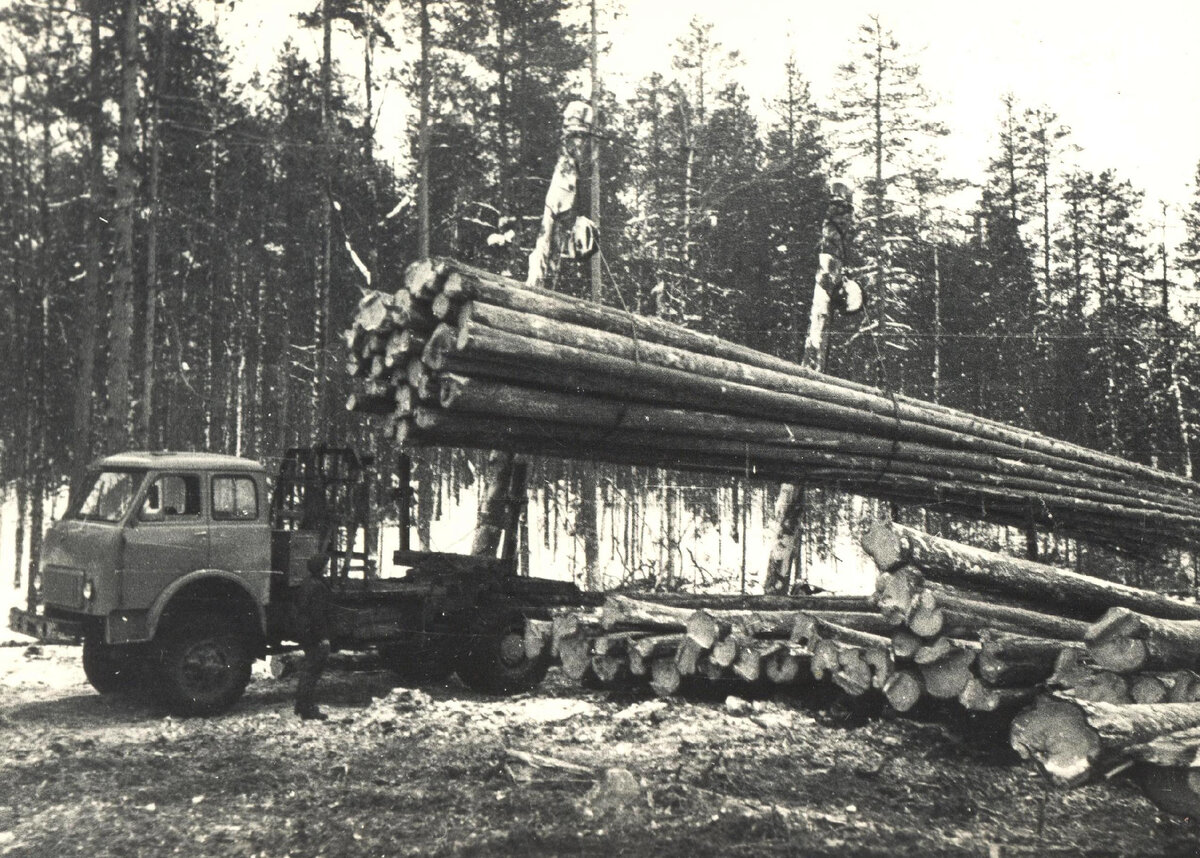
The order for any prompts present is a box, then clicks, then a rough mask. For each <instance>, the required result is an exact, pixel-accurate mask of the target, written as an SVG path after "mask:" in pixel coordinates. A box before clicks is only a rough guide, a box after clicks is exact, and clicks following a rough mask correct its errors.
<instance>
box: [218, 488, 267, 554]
mask: <svg viewBox="0 0 1200 858" xmlns="http://www.w3.org/2000/svg"><path fill="white" fill-rule="evenodd" d="M209 483H210V489H209V491H210V499H209V503H210V507H211V509H212V524H211V525H210V530H209V562H210V563H211V564H212V567H213V568H214V569H226V570H228V571H230V572H249V571H255V570H264V569H270V568H271V527H270V524H268V522H267V515H266V512H267V509H266V499H265V498H264V497H263V493H262V491H261V488H262V487H261V486H260V484H259V480H258V478H257V477H256V476H255V475H253V474H212V475H211V477H210V478H209Z"/></svg>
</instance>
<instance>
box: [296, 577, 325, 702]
mask: <svg viewBox="0 0 1200 858" xmlns="http://www.w3.org/2000/svg"><path fill="white" fill-rule="evenodd" d="M318 568H319V567H318ZM330 595H331V594H330V592H329V588H328V587H327V586H325V582H324V581H323V580H321V578H320V576H319V575H309V576H308V577H307V578H305V579H304V580H303V581H302V582H300V586H299V587H298V588H297V592H296V610H295V613H294V614H293V621H294V624H295V628H294V629H293V630H292V635H293V636H294V637H295V639H296V640H297V641H299V643H300V646H302V647H303V648H304V660H303V661H302V662H301V663H300V679H299V681H298V682H297V684H296V714H298V715H302V716H304V717H305V718H312V717H318V718H323V717H324V716H322V715H320V714H319V712H318V710H317V701H316V695H317V682H318V680H320V678H321V672H322V671H324V669H325V662H327V661H328V660H329V632H330V629H329V614H330V610H331V604H330Z"/></svg>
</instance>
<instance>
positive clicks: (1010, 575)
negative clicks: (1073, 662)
mask: <svg viewBox="0 0 1200 858" xmlns="http://www.w3.org/2000/svg"><path fill="white" fill-rule="evenodd" d="M863 547H864V548H865V549H866V550H867V552H868V553H869V554H870V555H871V557H872V559H873V560H875V562H876V564H877V565H878V566H879V567H880V569H882V570H883V571H890V570H891V569H894V568H897V567H899V566H900V565H904V564H908V565H912V566H915V567H917V568H918V569H920V570H921V572H922V573H923V574H924V575H925V576H926V577H927V578H930V579H932V580H935V581H939V582H942V583H947V584H961V585H964V586H968V587H978V588H981V589H988V590H995V591H999V592H1002V593H1010V594H1014V595H1016V596H1017V597H1019V598H1039V599H1045V600H1046V601H1047V602H1049V603H1052V604H1054V605H1056V606H1062V607H1064V608H1066V609H1072V608H1074V609H1088V610H1091V611H1094V612H1095V613H1096V615H1099V614H1100V613H1102V612H1103V611H1105V610H1107V609H1109V608H1111V607H1125V608H1130V609H1133V610H1135V611H1139V612H1141V613H1144V614H1147V615H1149V616H1154V617H1162V618H1167V619H1180V620H1185V619H1200V605H1195V604H1191V603H1188V602H1183V601H1180V600H1179V599H1173V598H1171V597H1169V596H1163V595H1160V594H1158V593H1155V592H1153V591H1149V590H1142V589H1139V588H1137V587H1129V586H1126V585H1124V584H1117V583H1115V582H1112V581H1104V580H1102V579H1099V578H1091V577H1089V576H1087V575H1080V574H1079V573H1077V572H1071V571H1070V570H1067V569H1059V568H1057V567H1054V566H1047V565H1046V564H1044V563H1034V562H1033V561H1030V560H1021V559H1018V558H1016V557H1008V556H1005V555H1002V554H996V553H995V552H992V551H984V550H983V549H979V548H974V547H971V546H967V545H961V544H959V543H955V542H951V541H949V540H947V539H940V538H938V537H936V536H930V535H929V534H926V533H921V532H920V531H918V530H914V529H913V528H910V527H905V526H904V525H900V524H891V523H886V522H877V523H876V524H874V525H873V526H872V528H871V530H870V534H869V536H868V537H866V538H864V540H863Z"/></svg>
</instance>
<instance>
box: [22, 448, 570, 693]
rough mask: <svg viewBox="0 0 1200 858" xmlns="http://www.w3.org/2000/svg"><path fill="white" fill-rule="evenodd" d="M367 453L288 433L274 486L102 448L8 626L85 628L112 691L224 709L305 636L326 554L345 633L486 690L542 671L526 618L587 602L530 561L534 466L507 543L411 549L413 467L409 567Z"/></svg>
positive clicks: (404, 674) (99, 676)
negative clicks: (266, 660)
mask: <svg viewBox="0 0 1200 858" xmlns="http://www.w3.org/2000/svg"><path fill="white" fill-rule="evenodd" d="M405 461H407V460H405ZM370 464H371V462H370V460H369V459H368V458H364V457H360V456H359V455H358V454H357V453H355V452H354V451H353V450H351V449H349V448H346V447H329V446H317V447H311V448H296V449H291V450H288V451H287V452H286V453H285V455H284V456H283V458H282V460H281V464H280V469H279V472H278V473H276V474H275V475H274V478H273V479H272V481H271V482H272V485H271V493H270V495H268V491H267V489H268V485H267V476H266V471H265V470H264V469H263V467H262V466H261V465H260V464H258V463H257V462H253V461H250V460H247V459H240V458H235V457H233V456H222V455H214V454H209V453H167V452H163V453H141V452H138V453H121V454H119V455H115V456H108V457H106V458H103V459H100V460H99V461H97V462H96V463H95V464H94V465H92V467H91V468H90V469H89V471H88V474H87V479H86V482H85V483H84V484H83V485H82V486H81V487H80V491H79V492H78V493H77V500H76V501H75V502H74V503H73V504H72V506H71V507H70V508H69V509H68V510H67V513H66V515H65V516H64V517H63V518H62V520H60V521H58V522H56V523H55V524H54V525H53V526H52V527H51V528H50V530H49V532H48V533H47V535H46V538H45V540H44V542H43V545H42V553H41V558H40V562H39V567H38V568H39V572H38V575H37V578H36V580H35V591H36V596H37V600H36V604H35V605H34V606H33V608H32V609H31V610H29V611H24V610H21V609H14V610H13V612H12V614H11V616H10V620H9V626H10V627H11V628H12V629H13V630H14V631H18V632H23V633H25V634H29V635H32V636H34V637H37V638H39V639H41V640H45V641H57V642H72V641H82V643H83V669H84V673H85V674H86V675H87V678H88V680H89V681H90V682H91V683H92V685H93V686H94V687H95V688H96V689H97V690H98V691H100V692H101V693H102V694H105V693H112V692H120V691H126V690H132V689H134V688H138V687H141V688H147V689H149V690H150V691H151V692H152V693H153V694H154V695H155V696H156V697H158V698H159V699H160V700H162V702H164V703H165V704H166V705H167V706H168V707H169V708H170V709H172V710H174V711H178V712H181V713H185V714H211V713H216V712H221V711H223V710H225V709H227V708H229V707H230V706H231V705H233V703H234V702H236V701H237V700H238V698H240V697H241V695H242V692H243V691H244V690H245V688H246V685H247V683H248V682H249V681H250V667H251V664H252V663H253V661H254V660H255V659H256V658H260V657H263V656H265V655H266V654H268V653H277V652H285V651H287V650H289V649H294V648H295V644H294V643H292V641H293V640H294V639H295V638H294V636H293V631H292V624H291V623H290V622H289V619H290V617H291V615H292V613H293V605H294V603H295V601H296V598H297V594H298V593H299V592H300V589H301V588H300V587H299V586H298V584H299V583H300V582H301V581H302V580H303V578H304V577H306V576H307V575H308V574H309V573H308V561H309V560H310V559H311V558H312V557H313V556H314V555H321V556H324V557H328V558H330V559H331V563H330V566H331V569H330V576H329V580H328V581H327V583H328V585H329V590H330V603H331V613H332V617H331V622H330V632H331V639H332V641H333V645H334V646H335V647H336V648H344V649H374V650H376V651H377V652H378V654H379V656H380V658H381V660H382V662H383V663H384V664H386V666H388V667H389V668H391V669H392V670H393V672H395V673H396V674H397V676H398V677H399V678H400V679H401V681H412V682H421V681H431V680H435V679H440V678H444V677H446V676H448V675H449V674H450V673H457V674H458V676H459V678H460V679H461V680H462V681H463V682H464V683H466V684H467V685H468V686H470V687H472V688H476V689H478V690H481V691H488V692H499V693H511V692H514V691H524V690H528V689H530V688H532V687H533V686H534V685H536V684H537V683H538V682H539V681H540V680H541V677H542V676H543V675H544V674H545V671H546V668H547V666H548V665H547V661H546V658H545V657H543V656H542V655H539V654H535V655H533V656H529V655H528V654H527V653H525V651H524V646H523V635H524V629H525V622H526V620H528V619H531V618H532V619H542V620H545V619H549V617H550V611H551V610H552V609H553V608H554V607H556V606H566V605H578V604H582V603H583V594H581V593H580V591H579V589H578V588H577V587H575V585H574V584H572V583H570V582H565V581H553V580H547V579H540V578H531V577H526V576H521V575H517V574H516V570H515V556H514V553H513V546H514V545H515V534H516V531H517V525H518V521H519V518H520V515H521V510H522V509H523V501H524V497H525V487H524V470H523V469H520V476H519V478H518V477H517V476H515V475H514V485H513V486H512V487H510V503H509V505H508V506H509V515H508V520H507V522H506V523H505V533H506V534H507V536H506V538H505V540H504V542H503V549H502V551H501V555H502V556H501V557H487V556H477V555H459V554H445V553H438V552H429V551H411V550H409V548H408V542H407V534H408V531H409V522H408V518H407V512H408V509H409V506H410V501H411V497H409V496H408V495H410V494H411V487H410V485H409V479H408V477H407V476H405V474H407V468H406V467H402V469H401V475H400V483H401V494H402V495H404V496H403V497H401V498H400V499H399V502H398V503H397V507H398V508H399V514H400V519H399V522H398V524H399V528H400V533H401V543H400V544H401V547H400V549H399V550H397V551H396V552H395V553H394V554H393V557H392V565H393V568H398V569H406V570H407V571H406V572H404V573H403V574H401V575H380V574H379V570H378V562H377V561H378V558H377V557H376V556H375V545H374V538H373V536H372V535H371V534H372V530H371V528H372V521H373V519H374V516H375V513H374V511H373V507H372V503H371V496H370V495H371V492H370V489H371V485H372V479H371V471H370ZM517 484H519V485H517ZM405 493H407V494H405Z"/></svg>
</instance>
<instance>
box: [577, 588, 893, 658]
mask: <svg viewBox="0 0 1200 858" xmlns="http://www.w3.org/2000/svg"><path fill="white" fill-rule="evenodd" d="M812 599H813V600H814V602H813V604H825V603H826V602H825V601H824V600H821V599H820V598H819V597H812ZM803 614H811V615H812V616H814V617H817V618H819V619H822V620H823V621H825V622H833V623H837V624H840V625H844V626H847V627H853V628H865V629H884V628H885V626H884V625H883V623H882V620H880V618H879V616H878V614H875V613H874V612H871V611H825V610H821V611H754V610H749V611H747V610H736V609H728V608H713V609H711V610H707V609H705V610H693V609H689V608H684V607H675V606H673V605H666V604H659V603H657V602H649V601H645V600H642V599H634V598H631V597H629V596H622V595H616V594H610V595H609V596H608V598H607V599H605V602H604V608H603V611H602V615H601V624H602V625H603V626H604V627H605V628H607V629H615V628H626V627H632V628H637V629H659V630H662V631H685V632H687V633H688V634H689V635H693V634H694V638H693V639H694V640H695V641H696V642H697V643H699V644H701V647H702V648H704V649H708V648H710V647H712V645H713V644H714V643H716V641H717V640H718V639H719V638H720V637H722V636H724V635H727V634H729V633H730V631H732V629H733V627H734V626H737V627H738V628H739V629H740V630H741V631H742V632H743V633H744V634H748V635H776V636H781V637H786V636H788V635H789V634H790V633H791V631H792V628H793V626H794V625H795V622H796V618H797V617H798V616H800V615H803Z"/></svg>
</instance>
